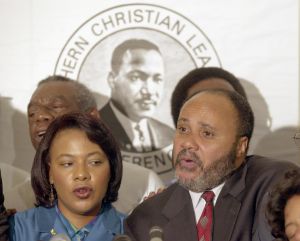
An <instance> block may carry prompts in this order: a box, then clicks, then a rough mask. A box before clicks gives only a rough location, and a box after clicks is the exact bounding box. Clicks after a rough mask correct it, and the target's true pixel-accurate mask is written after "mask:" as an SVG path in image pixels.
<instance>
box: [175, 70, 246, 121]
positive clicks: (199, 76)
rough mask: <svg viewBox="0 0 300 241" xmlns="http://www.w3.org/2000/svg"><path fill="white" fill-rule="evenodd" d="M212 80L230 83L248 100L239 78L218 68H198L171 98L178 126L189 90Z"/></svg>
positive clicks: (177, 86) (184, 78) (181, 80)
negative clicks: (217, 79)
mask: <svg viewBox="0 0 300 241" xmlns="http://www.w3.org/2000/svg"><path fill="white" fill-rule="evenodd" d="M211 78H220V79H223V80H225V81H226V82H228V83H229V84H230V85H231V86H232V87H233V89H234V90H235V91H236V92H238V93H239V94H240V95H241V96H243V97H244V98H246V99H247V95H246V92H245V90H244V88H243V86H242V84H241V82H240V81H239V79H238V78H237V77H235V76H234V75H233V74H231V73H230V72H228V71H226V70H224V69H221V68H218V67H205V68H198V69H194V70H192V71H190V72H189V73H188V74H186V75H185V76H183V77H182V78H181V79H180V80H179V81H178V83H177V85H176V86H175V88H174V90H173V93H172V97H171V115H172V119H173V123H174V125H175V126H176V124H177V120H178V117H179V113H180V109H181V107H182V105H183V103H184V101H185V99H186V98H187V97H188V96H187V93H188V90H189V89H190V88H191V87H192V86H193V85H195V84H197V83H199V82H201V81H204V80H208V79H211Z"/></svg>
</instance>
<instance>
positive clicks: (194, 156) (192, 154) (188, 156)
mask: <svg viewBox="0 0 300 241" xmlns="http://www.w3.org/2000/svg"><path fill="white" fill-rule="evenodd" d="M183 158H185V159H190V160H192V161H193V162H195V163H196V164H197V165H198V166H199V167H201V168H203V162H202V161H201V159H200V158H199V157H198V155H197V154H196V153H195V152H191V151H189V150H187V149H182V150H181V151H180V152H179V153H178V154H177V157H176V161H175V166H177V165H178V164H179V163H180V161H181V160H182V159H183Z"/></svg>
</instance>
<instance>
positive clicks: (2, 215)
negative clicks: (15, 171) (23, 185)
mask: <svg viewBox="0 0 300 241" xmlns="http://www.w3.org/2000/svg"><path fill="white" fill-rule="evenodd" d="M0 240H1V241H5V240H8V221H7V215H6V212H5V207H4V196H3V186H2V178H1V171H0Z"/></svg>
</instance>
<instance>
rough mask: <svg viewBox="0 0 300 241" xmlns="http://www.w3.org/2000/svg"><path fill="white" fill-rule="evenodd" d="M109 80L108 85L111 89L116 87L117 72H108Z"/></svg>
mask: <svg viewBox="0 0 300 241" xmlns="http://www.w3.org/2000/svg"><path fill="white" fill-rule="evenodd" d="M107 82H108V85H109V87H110V88H111V89H114V88H115V82H116V74H115V73H114V72H113V71H110V72H109V73H108V76H107Z"/></svg>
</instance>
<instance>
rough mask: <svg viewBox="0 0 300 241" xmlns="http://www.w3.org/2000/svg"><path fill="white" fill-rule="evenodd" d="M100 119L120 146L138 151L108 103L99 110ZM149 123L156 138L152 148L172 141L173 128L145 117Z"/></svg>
mask: <svg viewBox="0 0 300 241" xmlns="http://www.w3.org/2000/svg"><path fill="white" fill-rule="evenodd" d="M99 113H100V117H101V119H102V120H103V121H104V122H105V123H106V124H107V125H108V126H109V127H110V129H111V131H112V133H113V135H114V136H115V137H116V139H117V140H118V142H119V144H120V147H121V149H122V150H124V151H129V152H138V150H136V148H135V147H134V146H133V145H132V142H131V141H130V139H129V137H128V136H127V134H126V132H125V130H124V128H123V126H122V124H121V123H120V122H119V120H118V119H117V117H116V115H115V113H114V112H113V110H112V108H111V106H110V104H109V103H107V104H106V105H105V106H104V107H103V108H102V109H101V110H100V111H99ZM147 120H148V122H149V124H150V125H151V126H152V127H153V130H154V133H152V134H153V135H155V137H156V139H157V140H158V141H157V143H156V146H154V147H153V150H152V151H154V150H159V149H162V148H164V147H166V146H168V145H170V144H172V142H173V136H174V130H173V129H172V128H171V127H169V126H167V125H165V124H163V123H161V122H160V121H157V120H155V119H152V118H147Z"/></svg>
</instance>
